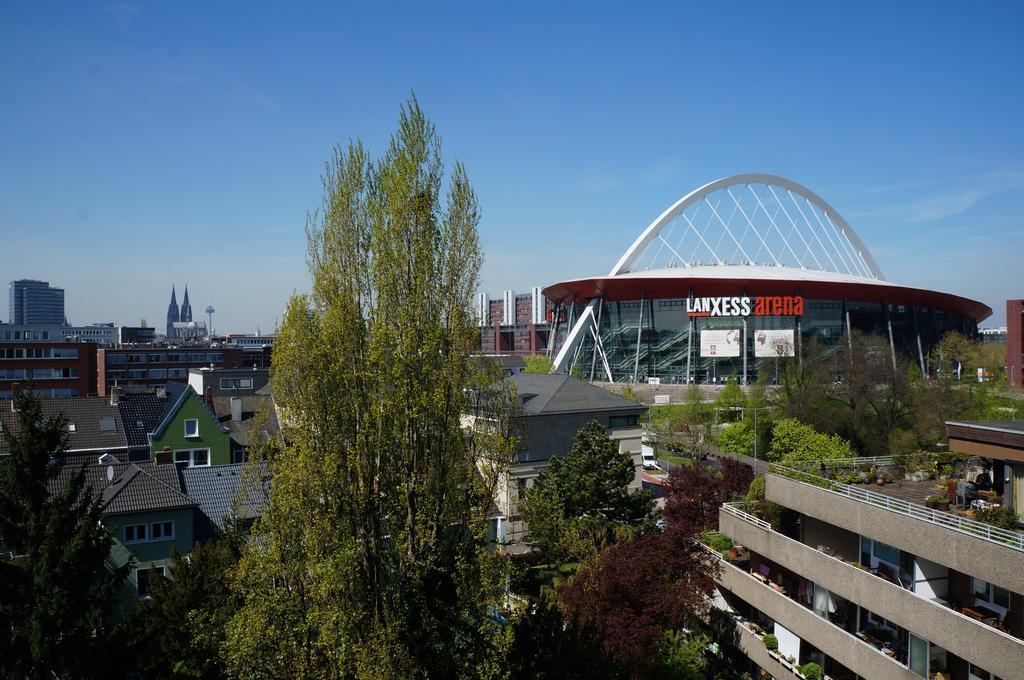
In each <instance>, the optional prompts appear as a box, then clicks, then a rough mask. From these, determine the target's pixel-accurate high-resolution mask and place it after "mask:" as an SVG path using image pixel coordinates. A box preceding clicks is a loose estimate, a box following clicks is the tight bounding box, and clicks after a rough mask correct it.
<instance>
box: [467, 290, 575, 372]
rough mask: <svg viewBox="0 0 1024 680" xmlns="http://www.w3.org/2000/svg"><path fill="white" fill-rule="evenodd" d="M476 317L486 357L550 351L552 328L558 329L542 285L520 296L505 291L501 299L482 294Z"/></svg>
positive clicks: (479, 297)
mask: <svg viewBox="0 0 1024 680" xmlns="http://www.w3.org/2000/svg"><path fill="white" fill-rule="evenodd" d="M476 314H477V324H478V326H479V327H480V350H481V352H482V353H484V354H518V355H531V354H540V353H542V352H545V351H546V350H547V349H548V346H549V344H550V339H551V337H550V336H551V331H552V325H553V324H554V325H555V327H556V329H557V323H556V321H557V320H556V319H555V310H554V306H553V305H552V304H551V302H550V301H549V300H548V299H547V298H545V297H544V294H543V293H542V292H541V289H540V287H539V286H535V287H533V288H532V289H531V290H530V292H529V293H520V294H518V295H517V294H516V293H515V291H512V290H506V291H504V292H503V293H502V297H501V299H498V300H491V299H490V298H489V297H488V296H487V294H486V293H479V294H478V295H477V297H476ZM562 321H563V322H564V321H565V320H564V319H562ZM563 331H564V329H563Z"/></svg>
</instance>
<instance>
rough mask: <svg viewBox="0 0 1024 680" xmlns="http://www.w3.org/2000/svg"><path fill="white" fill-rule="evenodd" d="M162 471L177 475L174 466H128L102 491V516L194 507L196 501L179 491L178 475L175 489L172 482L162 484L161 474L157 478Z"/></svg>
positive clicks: (133, 464)
mask: <svg viewBox="0 0 1024 680" xmlns="http://www.w3.org/2000/svg"><path fill="white" fill-rule="evenodd" d="M147 468H148V470H147ZM159 468H164V469H168V470H170V471H174V472H176V470H175V469H174V466H173V465H153V464H151V463H150V464H145V467H140V466H139V465H137V464H135V463H131V464H129V465H128V467H127V468H125V469H124V470H123V471H122V472H121V474H119V475H115V476H114V479H113V480H112V481H111V482H110V483H109V484H108V485H107V487H106V488H105V489H104V490H103V512H104V513H105V514H108V515H121V514H127V513H134V512H149V511H153V510H170V509H176V508H190V507H193V506H195V504H196V503H195V501H193V500H192V499H191V498H189V497H188V496H186V495H185V494H183V493H181V491H178V489H177V488H176V487H177V475H175V477H174V486H172V485H171V483H169V482H170V480H168V481H163V480H161V479H159V478H158V477H159V476H160V475H159V473H157V474H154V473H155V472H156V471H157V470H158V469H159Z"/></svg>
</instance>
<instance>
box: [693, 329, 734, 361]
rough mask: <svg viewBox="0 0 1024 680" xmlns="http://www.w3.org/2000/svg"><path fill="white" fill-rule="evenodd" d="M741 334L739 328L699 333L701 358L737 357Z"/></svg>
mask: <svg viewBox="0 0 1024 680" xmlns="http://www.w3.org/2000/svg"><path fill="white" fill-rule="evenodd" d="M742 337H743V332H742V331H741V330H740V329H739V328H732V329H729V330H721V331H701V332H700V355H701V356H702V357H738V356H739V355H740V343H741V341H742Z"/></svg>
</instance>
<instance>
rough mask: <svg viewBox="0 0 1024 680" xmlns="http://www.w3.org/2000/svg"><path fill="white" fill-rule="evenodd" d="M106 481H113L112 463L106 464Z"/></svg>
mask: <svg viewBox="0 0 1024 680" xmlns="http://www.w3.org/2000/svg"><path fill="white" fill-rule="evenodd" d="M107 481H108V482H112V481H114V466H113V465H108V466H107Z"/></svg>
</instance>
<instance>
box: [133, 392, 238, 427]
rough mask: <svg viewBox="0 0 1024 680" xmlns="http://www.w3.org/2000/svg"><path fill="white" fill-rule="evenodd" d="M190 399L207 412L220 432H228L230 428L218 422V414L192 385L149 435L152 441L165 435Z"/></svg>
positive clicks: (179, 396) (182, 393)
mask: <svg viewBox="0 0 1024 680" xmlns="http://www.w3.org/2000/svg"><path fill="white" fill-rule="evenodd" d="M188 399H195V400H196V401H197V402H198V403H199V404H200V405H201V406H202V407H203V410H204V411H205V412H206V414H207V415H209V416H210V420H211V421H213V423H214V424H215V425H216V426H217V427H219V428H220V431H221V432H224V433H227V432H228V428H226V427H224V426H223V425H221V423H220V421H219V420H217V416H216V414H214V412H213V411H211V410H210V408H209V407H208V406H207V405H206V402H204V401H203V400H202V398H201V397H200V396H199V395H198V394H196V391H195V390H194V389H192V386H191V385H188V386H186V387H185V389H184V390H183V391H182V392H181V394H179V395H178V398H177V399H176V400H175V401H174V404H173V405H172V406H171V407H170V408H168V409H167V410H166V411H165V412H164V417H163V420H161V421H160V424H159V425H157V426H156V429H154V430H153V431H152V432H151V433H150V434H149V438H150V439H153V438H156V437H159V436H160V435H162V434H163V433H164V430H166V429H167V426H168V425H170V424H171V421H172V420H174V416H175V415H177V413H178V410H179V409H181V407H182V406H183V405H184V404H185V401H186V400H188Z"/></svg>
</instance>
